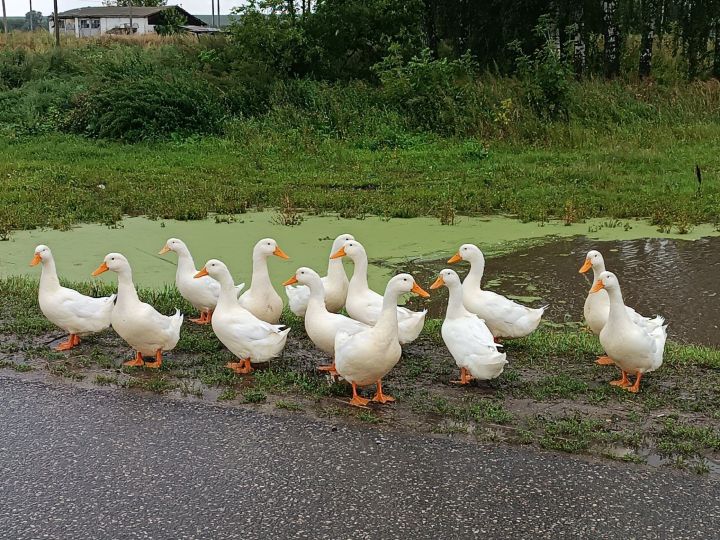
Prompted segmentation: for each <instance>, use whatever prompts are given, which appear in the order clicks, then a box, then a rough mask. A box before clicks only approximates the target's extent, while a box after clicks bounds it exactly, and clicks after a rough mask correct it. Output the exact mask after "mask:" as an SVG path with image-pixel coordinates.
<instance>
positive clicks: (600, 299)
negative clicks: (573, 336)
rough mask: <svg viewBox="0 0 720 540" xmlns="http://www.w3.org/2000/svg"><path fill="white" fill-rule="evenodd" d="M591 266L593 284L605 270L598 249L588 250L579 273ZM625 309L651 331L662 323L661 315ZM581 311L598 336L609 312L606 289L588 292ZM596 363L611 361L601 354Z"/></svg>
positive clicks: (584, 271)
mask: <svg viewBox="0 0 720 540" xmlns="http://www.w3.org/2000/svg"><path fill="white" fill-rule="evenodd" d="M591 268H592V271H593V285H594V284H595V283H597V280H598V279H600V274H602V273H603V272H604V271H605V259H603V256H602V255H601V254H600V252H599V251H596V250H594V249H593V250H591V251H588V253H587V256H586V257H585V263H584V264H583V265H582V267H581V268H580V270H579V271H580V273H581V274H584V273H586V272H588V271H589V270H590V269H591ZM625 309H626V310H627V314H628V316H629V317H630V319H631V320H632V322H634V323H635V324H637V325H638V326H642V327H644V328H645V329H647V330H648V331H652V330H653V329H655V328H658V327H659V326H662V325H663V322H664V319H663V318H662V317H655V318H654V319H651V318H649V317H643V316H642V315H640V314H639V313H638V312H637V311H635V310H634V309H633V308H631V307H629V306H625ZM583 311H584V314H585V322H586V323H587V325H588V328H590V330H591V331H592V333H593V334H595V335H596V336H599V335H600V332H601V331H602V329H603V327H604V326H605V323H607V320H608V313H610V297H609V296H608V293H607V291H605V290H602V289H601V290H599V291H598V292H596V293H593V292H588V295H587V298H586V299H585V307H584V309H583ZM596 363H598V364H600V365H602V366H609V365H612V364H613V361H612V359H611V358H610V357H609V356H607V355H603V356H600V357H598V359H597V360H596Z"/></svg>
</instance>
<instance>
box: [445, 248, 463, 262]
mask: <svg viewBox="0 0 720 540" xmlns="http://www.w3.org/2000/svg"><path fill="white" fill-rule="evenodd" d="M459 261H462V257H461V256H460V252H459V251H458V252H457V253H456V254H455V255H453V256H452V257H450V258H449V259H448V262H449V263H450V264H454V263H456V262H459Z"/></svg>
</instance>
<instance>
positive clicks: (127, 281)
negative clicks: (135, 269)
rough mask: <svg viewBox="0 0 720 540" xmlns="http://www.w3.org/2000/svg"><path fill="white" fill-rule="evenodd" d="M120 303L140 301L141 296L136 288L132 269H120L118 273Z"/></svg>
mask: <svg viewBox="0 0 720 540" xmlns="http://www.w3.org/2000/svg"><path fill="white" fill-rule="evenodd" d="M117 275H118V294H117V301H118V304H120V305H122V304H126V303H128V302H138V301H139V298H138V295H137V290H135V284H134V283H133V279H132V270H130V269H129V268H125V269H122V270H119V271H118V273H117Z"/></svg>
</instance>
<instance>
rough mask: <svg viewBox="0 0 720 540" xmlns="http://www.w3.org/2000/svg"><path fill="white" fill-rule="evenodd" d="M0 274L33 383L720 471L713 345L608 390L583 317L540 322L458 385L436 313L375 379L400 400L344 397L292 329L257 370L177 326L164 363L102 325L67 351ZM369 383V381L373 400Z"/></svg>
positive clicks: (611, 374)
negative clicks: (147, 363)
mask: <svg viewBox="0 0 720 540" xmlns="http://www.w3.org/2000/svg"><path fill="white" fill-rule="evenodd" d="M11 289H12V287H10V286H8V284H7V283H5V284H4V287H0V292H3V293H5V294H4V295H3V297H2V300H0V309H1V311H0V313H2V320H0V355H1V356H0V358H1V359H0V372H2V374H3V376H10V375H12V376H15V377H22V378H29V379H37V378H42V379H44V378H53V379H56V380H62V381H64V382H66V383H67V384H74V385H82V386H88V385H102V386H110V387H114V388H117V390H118V391H122V392H155V393H159V394H164V395H166V396H168V398H174V399H192V400H203V401H205V402H209V403H214V404H224V405H225V406H231V407H250V408H256V409H260V410H263V411H266V412H273V413H275V414H298V415H307V416H310V417H314V418H325V419H329V420H330V421H333V422H342V423H348V424H373V425H375V426H376V427H377V429H379V430H395V431H405V432H420V433H426V434H434V435H436V436H442V437H453V438H462V439H465V440H470V441H482V442H488V441H495V442H500V443H509V444H522V445H533V446H537V447H542V448H544V449H549V450H555V451H561V452H572V453H578V454H584V455H587V456H590V457H592V458H601V459H617V460H624V461H631V462H636V463H648V464H650V465H661V466H674V467H680V468H685V469H688V470H691V471H694V472H697V473H711V474H720V406H719V405H718V404H720V351H718V350H717V349H710V348H700V347H693V346H681V345H670V347H669V349H668V352H667V355H666V362H665V365H663V367H662V368H661V370H659V371H658V372H656V373H653V374H651V375H649V376H647V377H646V378H645V379H644V380H643V386H642V392H641V393H640V394H638V395H632V394H630V393H628V392H626V391H624V390H622V389H619V388H616V387H611V386H610V385H608V381H610V380H611V379H613V378H616V376H617V370H616V369H615V368H612V367H600V366H596V365H595V364H594V363H593V360H594V358H595V355H596V354H598V353H600V349H599V345H598V343H597V340H596V338H595V337H594V336H592V335H590V334H589V333H588V332H586V331H585V330H583V329H582V328H581V327H580V325H579V324H569V325H564V326H562V327H557V326H550V325H548V326H544V327H543V328H542V329H541V330H540V331H538V332H536V333H535V334H534V335H533V336H531V337H530V338H526V339H521V340H515V341H511V342H507V343H506V351H507V353H508V360H509V361H510V364H509V367H508V368H507V369H506V371H505V373H503V375H502V376H501V377H500V378H499V379H497V380H494V381H491V382H480V383H478V382H473V383H472V384H471V385H469V386H467V387H460V386H457V385H455V384H453V383H452V382H451V381H452V380H454V379H456V378H457V376H458V369H457V367H456V366H455V365H454V362H453V360H452V358H451V357H450V355H449V353H448V351H447V349H445V347H444V345H443V344H442V341H441V339H440V337H439V325H440V321H428V323H427V325H426V332H425V333H424V334H423V335H422V336H421V338H420V339H419V340H418V341H416V342H415V343H413V344H411V345H409V346H407V347H406V348H405V350H404V353H403V357H402V359H401V361H400V362H399V364H398V366H397V367H396V368H395V369H394V370H393V371H392V372H391V373H390V375H389V376H388V377H387V378H386V380H385V383H384V389H385V391H386V393H389V394H390V395H392V396H394V397H395V398H396V399H397V402H396V403H394V404H390V405H377V404H371V405H370V406H368V407H366V408H356V407H351V406H349V405H347V403H346V402H347V400H348V397H349V395H350V389H349V386H348V385H346V384H344V383H343V382H332V381H331V380H330V379H329V378H328V377H327V376H325V375H323V374H321V373H318V372H317V370H316V367H317V366H318V365H320V364H324V363H326V362H327V360H328V359H326V358H324V357H323V355H322V354H321V353H319V352H318V351H316V350H315V349H314V348H313V346H312V343H311V342H310V341H309V340H308V339H307V338H306V337H305V335H304V330H303V329H302V321H300V320H298V319H292V318H291V316H290V317H288V319H289V321H288V322H289V324H290V325H291V326H292V327H293V330H292V332H291V335H290V338H289V339H288V345H287V348H286V349H285V352H284V355H283V357H282V358H280V359H277V360H276V361H273V362H272V363H270V364H269V365H266V366H261V367H260V368H259V369H257V370H256V371H255V373H253V374H252V375H248V376H240V375H236V374H235V373H233V372H232V371H230V370H229V369H227V368H225V364H226V363H227V362H228V361H229V360H231V359H232V357H231V355H230V353H229V352H228V351H227V350H225V349H224V347H223V346H222V345H221V344H220V343H219V342H218V341H217V340H216V338H215V337H214V335H213V334H212V330H211V328H209V327H200V326H197V325H194V324H192V323H189V322H186V323H184V327H183V332H182V337H181V341H180V343H179V345H178V347H177V349H176V350H175V351H173V352H171V353H169V354H167V356H166V360H165V362H164V364H163V366H162V368H161V369H160V370H152V369H149V368H125V367H122V362H123V361H125V360H128V359H130V358H131V356H132V351H131V350H130V349H129V348H128V346H127V345H126V344H125V343H124V342H122V340H120V338H119V337H118V336H117V335H116V334H114V333H113V332H112V330H108V331H106V332H103V333H101V334H99V335H96V336H93V337H90V338H87V339H84V340H83V342H82V343H81V345H80V346H79V347H77V348H75V349H73V350H72V351H69V352H65V353H57V352H53V351H52V348H51V347H53V346H55V345H57V343H59V341H60V340H62V339H64V337H65V336H63V335H62V333H61V332H60V331H58V330H57V329H54V328H52V327H50V325H49V323H47V321H45V320H44V319H43V318H42V315H41V314H40V313H39V311H38V310H37V307H36V306H35V305H32V302H30V301H29V300H28V301H27V302H26V304H30V305H23V303H22V302H20V301H19V300H21V299H22V298H23V297H24V295H26V294H27V289H23V292H17V291H16V292H15V293H13V292H12V290H11ZM372 390H373V389H371V388H368V389H366V390H365V392H366V394H368V395H371V392H372Z"/></svg>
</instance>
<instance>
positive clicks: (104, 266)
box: [90, 262, 110, 277]
mask: <svg viewBox="0 0 720 540" xmlns="http://www.w3.org/2000/svg"><path fill="white" fill-rule="evenodd" d="M108 270H110V269H109V268H108V265H107V264H106V263H105V262H103V263H102V264H101V265H100V266H98V267H97V268H96V269H95V271H94V272H93V273H92V274H90V275H91V276H93V277H95V276H99V275H100V274H102V273H103V272H107V271H108Z"/></svg>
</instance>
